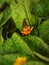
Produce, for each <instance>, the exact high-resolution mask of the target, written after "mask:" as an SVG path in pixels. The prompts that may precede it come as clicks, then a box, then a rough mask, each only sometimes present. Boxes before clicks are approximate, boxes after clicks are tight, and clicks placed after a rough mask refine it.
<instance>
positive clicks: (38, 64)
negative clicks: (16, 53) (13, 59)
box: [23, 61, 47, 65]
mask: <svg viewBox="0 0 49 65" xmlns="http://www.w3.org/2000/svg"><path fill="white" fill-rule="evenodd" d="M23 65H47V64H45V63H43V62H39V61H30V62H26V63H24V64H23Z"/></svg>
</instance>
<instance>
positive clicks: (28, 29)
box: [21, 26, 34, 35]
mask: <svg viewBox="0 0 49 65" xmlns="http://www.w3.org/2000/svg"><path fill="white" fill-rule="evenodd" d="M33 28H34V27H31V28H30V26H28V27H25V28H23V31H22V32H21V33H22V35H28V34H30V33H31V31H32V30H33Z"/></svg>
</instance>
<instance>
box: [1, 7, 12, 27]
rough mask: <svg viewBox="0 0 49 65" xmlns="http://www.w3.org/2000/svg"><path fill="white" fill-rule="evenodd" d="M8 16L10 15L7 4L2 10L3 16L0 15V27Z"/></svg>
mask: <svg viewBox="0 0 49 65" xmlns="http://www.w3.org/2000/svg"><path fill="white" fill-rule="evenodd" d="M10 17H11V10H10V7H9V6H7V7H6V9H5V10H4V12H3V16H2V19H1V21H0V27H2V26H3V25H4V24H5V23H6V22H7V21H8V19H9V18H10Z"/></svg>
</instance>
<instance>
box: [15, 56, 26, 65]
mask: <svg viewBox="0 0 49 65" xmlns="http://www.w3.org/2000/svg"><path fill="white" fill-rule="evenodd" d="M25 62H26V57H18V58H17V59H16V61H15V63H14V65H22V64H24V63H25Z"/></svg>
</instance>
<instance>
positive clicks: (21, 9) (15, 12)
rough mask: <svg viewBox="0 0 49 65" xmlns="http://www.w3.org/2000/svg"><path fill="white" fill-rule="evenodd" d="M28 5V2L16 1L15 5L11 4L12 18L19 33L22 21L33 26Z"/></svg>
mask: <svg viewBox="0 0 49 65" xmlns="http://www.w3.org/2000/svg"><path fill="white" fill-rule="evenodd" d="M29 5H30V0H25V1H24V0H17V3H15V2H14V1H13V2H11V11H12V18H13V20H14V22H15V24H16V27H17V28H18V29H19V30H20V31H21V30H22V25H23V22H24V19H25V20H26V22H27V24H28V25H30V24H31V25H32V24H33V23H32V22H33V21H34V17H33V16H32V15H31V13H30V11H29Z"/></svg>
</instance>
